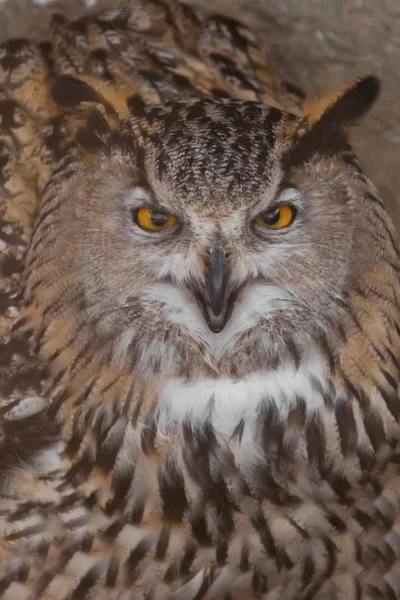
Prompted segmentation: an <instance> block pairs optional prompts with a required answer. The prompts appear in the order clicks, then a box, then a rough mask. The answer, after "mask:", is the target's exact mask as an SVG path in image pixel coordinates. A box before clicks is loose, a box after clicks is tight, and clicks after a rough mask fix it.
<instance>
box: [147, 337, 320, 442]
mask: <svg viewBox="0 0 400 600" xmlns="http://www.w3.org/2000/svg"><path fill="white" fill-rule="evenodd" d="M325 368H326V365H325V362H324V360H323V358H322V357H321V356H320V354H318V353H317V352H316V351H315V350H314V349H313V350H310V351H309V352H308V354H306V355H305V356H304V357H303V361H302V363H301V365H300V367H299V368H298V369H296V368H295V366H294V365H293V364H291V363H288V364H286V365H285V364H284V365H282V366H280V367H279V368H277V369H275V370H273V371H268V372H257V373H252V374H251V375H249V376H247V377H245V378H243V379H239V380H234V379H230V378H219V379H211V378H210V379H198V380H196V381H192V382H186V381H184V380H182V379H172V380H170V381H169V382H168V383H167V385H166V388H165V390H164V395H163V398H162V400H161V402H160V406H159V411H158V419H157V424H158V427H159V429H160V430H161V431H162V432H165V433H166V434H167V432H168V429H169V427H170V426H172V425H174V424H177V423H182V422H188V423H190V424H192V425H194V426H196V425H198V426H201V424H202V423H204V422H205V421H207V420H210V421H211V423H212V425H213V427H214V429H215V430H216V431H218V432H219V433H221V434H223V435H226V436H230V435H231V434H232V432H233V430H234V428H235V426H236V425H237V424H238V423H239V422H240V420H241V419H243V420H244V421H246V422H251V421H253V420H254V419H255V418H256V416H257V414H258V412H259V411H260V409H261V408H262V407H263V406H265V405H266V404H267V405H268V404H271V403H272V404H274V406H275V407H276V408H277V410H278V415H279V418H280V419H282V420H283V419H285V418H286V416H287V414H288V411H289V410H290V409H291V408H292V407H293V406H294V405H295V404H296V403H297V402H298V398H299V397H300V398H302V399H303V400H304V403H305V407H306V412H307V413H313V412H314V411H316V410H317V409H318V408H319V407H320V406H322V405H323V402H324V400H323V396H322V393H321V391H320V390H321V389H322V390H323V389H326V387H327V386H326V377H325ZM316 382H318V383H319V385H316Z"/></svg>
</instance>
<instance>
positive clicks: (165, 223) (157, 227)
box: [133, 208, 178, 233]
mask: <svg viewBox="0 0 400 600" xmlns="http://www.w3.org/2000/svg"><path fill="white" fill-rule="evenodd" d="M133 218H134V221H135V223H136V225H137V226H138V227H140V229H143V230H144V231H151V232H153V233H156V232H157V231H163V230H164V229H169V228H171V227H174V225H176V224H177V223H178V219H177V217H176V216H175V215H171V214H169V213H165V212H162V211H160V210H155V209H152V208H139V209H138V210H135V211H134V213H133Z"/></svg>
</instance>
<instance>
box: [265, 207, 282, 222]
mask: <svg viewBox="0 0 400 600" xmlns="http://www.w3.org/2000/svg"><path fill="white" fill-rule="evenodd" d="M280 213H281V209H280V208H279V207H278V208H273V209H272V210H268V211H266V212H265V213H263V214H262V218H263V220H264V221H265V222H266V223H267V224H268V225H275V223H277V222H278V221H279V215H280Z"/></svg>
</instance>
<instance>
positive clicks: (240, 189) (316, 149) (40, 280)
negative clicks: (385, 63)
mask: <svg viewBox="0 0 400 600" xmlns="http://www.w3.org/2000/svg"><path fill="white" fill-rule="evenodd" d="M57 86H58V87H56V88H55V92H56V98H57V99H58V101H59V103H60V104H64V105H70V106H72V108H73V109H74V110H75V112H76V114H79V115H80V116H79V118H77V121H79V126H77V130H76V131H77V132H76V139H77V141H78V147H74V148H72V150H71V152H70V153H69V155H68V156H67V158H66V159H64V160H63V161H62V162H61V164H60V166H59V168H58V169H56V171H55V173H54V175H53V178H52V181H51V183H50V185H49V186H48V188H47V189H46V192H45V194H44V198H43V201H42V205H41V208H40V211H39V216H38V220H37V224H36V227H35V232H34V235H33V240H32V244H31V248H30V251H29V254H28V260H27V287H26V290H27V291H26V294H27V297H29V298H31V299H32V298H33V302H34V303H36V304H37V305H39V306H41V307H42V314H43V315H44V316H43V320H44V323H45V324H46V323H51V319H52V317H53V316H54V315H59V314H60V313H62V312H64V314H65V315H68V318H69V319H70V325H69V329H68V336H69V337H70V338H71V339H72V338H73V337H74V336H79V335H82V336H86V338H87V340H88V341H90V343H91V345H92V347H94V348H96V349H97V351H98V352H100V353H101V354H103V355H104V357H105V358H106V359H107V360H108V361H110V362H111V363H113V364H116V365H124V366H126V367H127V368H128V369H130V368H133V369H135V370H138V371H139V372H143V373H146V374H151V375H152V376H156V375H157V374H161V375H164V376H172V375H178V376H182V377H189V378H190V377H196V376H199V375H201V374H203V375H204V374H207V375H211V376H217V375H224V374H226V375H230V376H243V375H245V374H248V373H250V372H251V371H254V370H258V369H260V368H263V369H265V368H266V367H268V366H269V365H273V364H275V363H276V362H277V361H279V360H280V359H282V357H283V356H288V357H289V359H290V360H293V361H295V362H296V361H300V360H301V355H302V352H303V350H304V348H306V347H307V344H308V343H309V342H310V341H314V342H316V343H319V344H320V345H321V347H324V346H326V343H327V342H326V340H327V337H329V336H331V335H337V339H340V335H341V332H342V329H343V323H342V314H343V306H345V303H346V298H347V296H348V293H349V291H350V290H351V289H353V288H355V287H356V286H360V287H362V278H363V277H364V275H365V273H367V272H370V271H371V270H374V269H376V268H377V267H379V265H380V264H381V263H382V261H383V258H382V257H383V254H384V247H385V244H384V243H383V242H382V240H383V238H384V236H385V233H384V231H383V227H384V226H383V225H382V222H381V221H382V219H381V218H380V217H379V215H377V212H379V211H380V210H381V207H380V205H379V206H378V205H377V204H376V203H375V200H374V199H373V198H372V196H373V193H372V190H371V188H370V184H369V182H368V181H367V180H366V178H365V177H364V176H363V175H362V173H361V172H360V170H359V168H358V166H357V163H356V160H355V158H354V155H353V153H352V151H351V149H350V147H349V145H348V133H349V131H350V129H351V127H352V126H353V125H354V124H355V123H356V122H357V121H358V120H359V118H361V117H362V116H363V115H364V114H365V113H366V112H367V111H368V110H369V109H370V107H371V106H372V104H373V103H374V101H375V99H376V97H377V95H378V89H379V85H378V82H377V80H376V79H375V78H373V77H368V78H365V79H362V80H359V81H358V82H356V83H355V84H353V85H352V86H349V87H347V88H344V89H343V90H341V91H340V92H338V93H336V94H334V95H332V96H330V97H329V98H323V99H322V100H320V101H318V102H317V103H314V104H312V105H310V106H307V107H306V109H305V116H304V117H303V118H300V117H297V116H294V115H291V114H289V113H285V112H283V111H281V110H279V109H277V108H268V107H266V106H263V105H261V104H258V103H254V102H243V101H235V100H216V99H211V98H205V99H200V100H195V101H191V102H174V103H170V104H167V105H162V106H154V107H149V108H143V107H142V106H141V105H140V104H138V106H137V110H136V116H135V117H134V118H132V117H129V116H128V115H127V114H126V111H125V107H124V106H122V108H121V105H120V106H119V108H115V106H113V99H112V98H111V99H110V97H109V96H108V97H107V93H105V94H104V95H102V93H100V92H99V91H98V90H95V89H94V88H93V87H91V85H90V83H88V82H82V81H77V80H72V79H70V78H63V79H62V80H60V82H58V84H57ZM71 86H72V87H71ZM70 89H73V93H69V92H68V90H70ZM114 104H115V103H114ZM78 105H79V106H78ZM78 109H79V110H78ZM82 115H84V118H83V117H82ZM378 209H379V210H378ZM377 231H378V233H377ZM372 238H374V242H373V243H371V240H372ZM71 323H72V325H71Z"/></svg>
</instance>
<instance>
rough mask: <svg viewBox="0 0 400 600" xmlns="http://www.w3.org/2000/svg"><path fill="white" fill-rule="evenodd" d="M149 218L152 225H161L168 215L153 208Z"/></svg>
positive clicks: (164, 222)
mask: <svg viewBox="0 0 400 600" xmlns="http://www.w3.org/2000/svg"><path fill="white" fill-rule="evenodd" d="M150 219H151V222H152V223H153V225H154V227H162V226H163V225H165V224H166V222H167V221H168V215H166V214H165V213H162V212H159V211H158V210H153V211H152V213H151V216H150Z"/></svg>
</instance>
